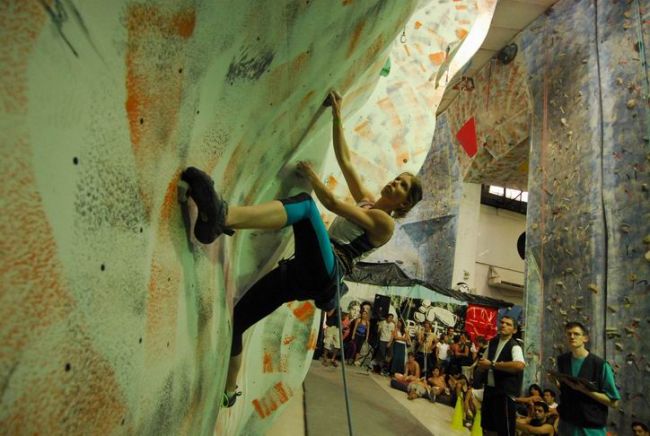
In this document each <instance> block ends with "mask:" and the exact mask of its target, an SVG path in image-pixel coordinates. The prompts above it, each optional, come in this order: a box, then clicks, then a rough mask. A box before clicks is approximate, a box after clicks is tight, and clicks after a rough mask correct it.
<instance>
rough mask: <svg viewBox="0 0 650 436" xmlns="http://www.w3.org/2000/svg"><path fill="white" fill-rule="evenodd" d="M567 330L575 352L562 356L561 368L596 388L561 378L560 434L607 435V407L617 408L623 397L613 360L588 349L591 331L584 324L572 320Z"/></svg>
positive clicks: (571, 347)
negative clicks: (610, 362) (619, 391)
mask: <svg viewBox="0 0 650 436" xmlns="http://www.w3.org/2000/svg"><path fill="white" fill-rule="evenodd" d="M564 332H565V333H566V338H567V343H568V345H569V349H570V350H571V351H570V352H568V353H565V354H562V355H560V356H558V358H557V367H558V371H559V372H561V373H563V374H568V375H570V376H573V377H579V378H581V379H586V380H588V381H589V382H591V383H592V385H593V389H589V388H588V387H586V386H585V385H583V384H580V383H576V382H575V381H571V380H567V379H562V380H561V383H560V406H559V407H558V410H559V413H560V428H559V430H560V431H559V434H560V435H562V436H564V435H567V436H573V435H589V436H598V435H602V436H605V435H606V433H607V429H606V427H605V426H606V425H607V408H608V407H617V406H618V401H619V400H620V399H621V396H620V394H619V393H618V389H616V384H615V382H614V372H613V371H612V367H611V366H609V363H607V362H606V361H605V360H603V359H601V358H600V357H598V356H596V355H595V354H593V353H590V352H589V350H587V349H586V348H585V345H586V343H587V342H588V341H589V336H588V335H589V333H588V331H587V329H586V327H585V326H584V325H582V324H581V323H579V322H569V323H567V325H566V326H565V328H564ZM594 389H595V390H594Z"/></svg>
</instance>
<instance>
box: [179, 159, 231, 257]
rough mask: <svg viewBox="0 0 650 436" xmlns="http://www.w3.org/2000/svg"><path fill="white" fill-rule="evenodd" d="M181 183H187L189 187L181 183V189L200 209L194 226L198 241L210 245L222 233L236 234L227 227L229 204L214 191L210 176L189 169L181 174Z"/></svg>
mask: <svg viewBox="0 0 650 436" xmlns="http://www.w3.org/2000/svg"><path fill="white" fill-rule="evenodd" d="M181 181H182V182H185V183H186V184H187V187H185V185H183V184H182V182H181V183H179V188H180V187H183V188H185V190H186V192H187V194H189V196H190V197H191V198H192V200H194V202H195V203H196V206H197V207H198V209H199V215H198V217H197V219H196V224H195V225H194V236H196V239H198V240H199V241H200V242H201V243H203V244H210V243H211V242H213V241H214V240H215V239H217V237H219V235H221V234H222V233H225V234H226V235H232V234H233V233H235V232H234V231H233V230H232V229H229V228H228V227H226V217H227V216H228V203H226V202H225V201H224V200H223V199H222V198H221V196H219V194H217V192H216V191H215V190H214V182H213V181H212V179H211V178H210V176H208V175H207V174H206V173H204V172H203V171H201V170H199V169H197V168H194V167H188V168H186V169H185V171H183V174H181ZM179 190H180V189H179ZM181 201H182V198H181Z"/></svg>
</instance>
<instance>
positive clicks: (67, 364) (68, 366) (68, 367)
mask: <svg viewBox="0 0 650 436" xmlns="http://www.w3.org/2000/svg"><path fill="white" fill-rule="evenodd" d="M71 368H72V366H70V364H69V363H66V364H65V371H66V372H68V371H70V369H71Z"/></svg>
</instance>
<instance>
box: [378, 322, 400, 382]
mask: <svg viewBox="0 0 650 436" xmlns="http://www.w3.org/2000/svg"><path fill="white" fill-rule="evenodd" d="M377 330H378V332H379V346H378V347H377V354H376V355H375V361H376V362H377V365H379V369H380V371H382V372H384V371H385V368H384V367H385V365H386V350H387V349H388V343H389V342H390V341H391V339H392V338H393V331H395V322H394V321H393V314H392V313H389V314H388V315H387V316H386V319H384V320H381V321H379V324H378V325H377Z"/></svg>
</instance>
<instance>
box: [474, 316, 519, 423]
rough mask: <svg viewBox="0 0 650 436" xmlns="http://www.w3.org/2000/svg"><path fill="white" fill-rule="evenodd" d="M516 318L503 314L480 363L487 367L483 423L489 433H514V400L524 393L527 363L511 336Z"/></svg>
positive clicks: (482, 414)
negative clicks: (497, 329)
mask: <svg viewBox="0 0 650 436" xmlns="http://www.w3.org/2000/svg"><path fill="white" fill-rule="evenodd" d="M516 331H517V322H516V321H515V320H514V319H513V318H511V317H509V316H507V315H504V316H503V317H502V318H501V321H500V322H499V336H497V337H495V338H494V339H492V340H491V341H490V344H489V345H488V348H487V350H486V351H485V353H484V354H483V357H482V358H481V360H479V362H478V367H479V368H480V369H481V370H483V371H487V372H488V373H487V383H486V384H485V392H484V394H483V405H482V410H481V427H482V428H483V433H484V434H485V435H486V436H490V435H498V436H514V435H515V423H516V413H515V400H514V398H515V397H517V396H518V395H519V394H520V393H521V385H522V382H523V371H524V367H525V366H526V363H525V361H524V352H523V350H522V349H521V345H519V342H518V341H517V340H516V339H514V338H513V337H512V335H513V334H515V332H516Z"/></svg>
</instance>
